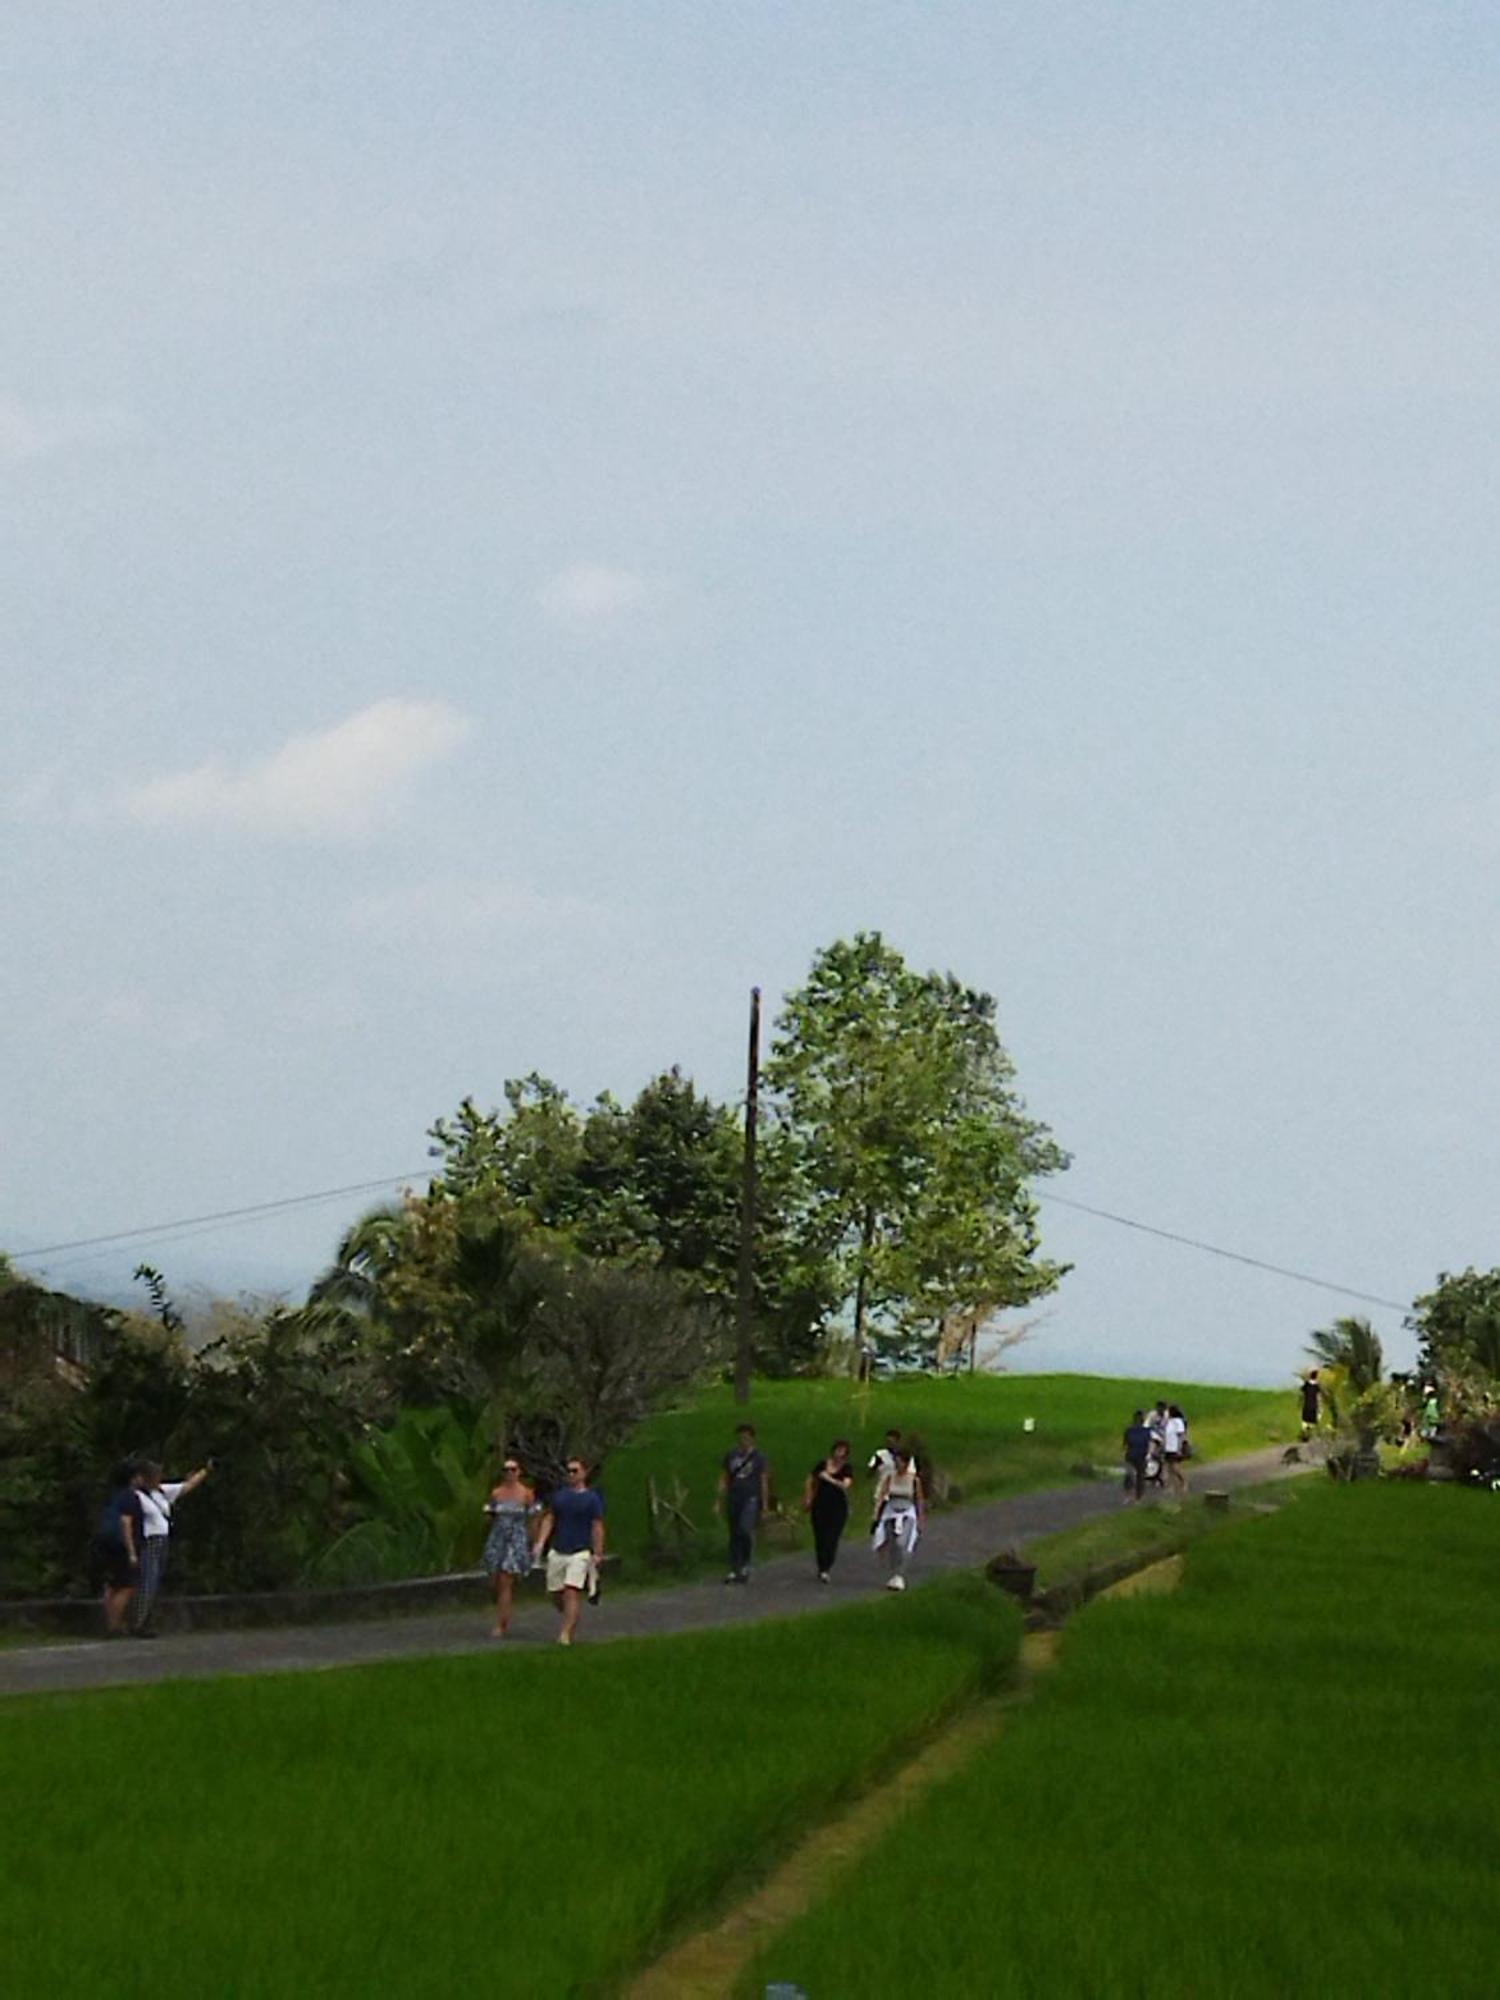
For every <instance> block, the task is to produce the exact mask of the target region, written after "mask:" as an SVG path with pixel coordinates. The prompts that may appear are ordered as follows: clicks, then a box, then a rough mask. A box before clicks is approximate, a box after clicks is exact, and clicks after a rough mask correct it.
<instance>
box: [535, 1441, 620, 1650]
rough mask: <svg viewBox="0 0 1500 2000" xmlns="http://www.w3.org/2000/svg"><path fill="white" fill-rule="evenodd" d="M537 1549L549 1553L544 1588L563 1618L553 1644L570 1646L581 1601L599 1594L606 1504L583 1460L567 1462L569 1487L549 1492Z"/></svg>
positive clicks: (538, 1535)
mask: <svg viewBox="0 0 1500 2000" xmlns="http://www.w3.org/2000/svg"><path fill="white" fill-rule="evenodd" d="M549 1541H550V1546H548V1544H549ZM536 1545H537V1547H538V1548H543V1547H546V1549H547V1589H548V1590H549V1591H550V1592H551V1595H552V1602H553V1603H554V1604H555V1605H556V1606H557V1609H558V1612H559V1614H560V1615H561V1617H562V1625H561V1627H560V1628H559V1630H558V1634H557V1643H558V1644H559V1645H560V1646H571V1645H572V1643H573V1634H574V1632H575V1631H576V1630H577V1627H578V1614H579V1612H580V1610H581V1609H582V1608H583V1600H584V1598H585V1596H588V1597H592V1596H594V1595H595V1594H596V1592H597V1590H598V1587H599V1563H600V1561H601V1559H602V1557H603V1555H604V1500H603V1497H602V1496H601V1495H600V1494H598V1493H596V1492H595V1490H594V1488H593V1487H592V1486H590V1485H589V1469H588V1467H587V1466H586V1465H585V1464H584V1462H583V1460H582V1459H581V1458H570V1459H569V1460H568V1483H567V1485H566V1486H559V1487H556V1488H555V1489H554V1490H553V1493H552V1496H551V1498H550V1499H549V1500H548V1502H547V1511H546V1513H545V1514H543V1516H542V1521H541V1526H540V1527H539V1528H538V1529H537V1537H536Z"/></svg>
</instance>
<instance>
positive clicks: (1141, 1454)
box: [1125, 1424, 1151, 1465]
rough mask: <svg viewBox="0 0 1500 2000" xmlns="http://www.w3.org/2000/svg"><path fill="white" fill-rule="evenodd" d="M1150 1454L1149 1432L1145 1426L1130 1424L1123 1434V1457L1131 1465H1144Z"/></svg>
mask: <svg viewBox="0 0 1500 2000" xmlns="http://www.w3.org/2000/svg"><path fill="white" fill-rule="evenodd" d="M1150 1453H1151V1432H1150V1430H1149V1429H1148V1428H1147V1426H1146V1425H1145V1424H1131V1425H1130V1427H1129V1428H1128V1429H1127V1431H1126V1433H1125V1456H1126V1457H1127V1458H1128V1459H1129V1460H1130V1462H1131V1464H1132V1465H1144V1464H1145V1463H1146V1460H1147V1458H1148V1457H1149V1456H1150Z"/></svg>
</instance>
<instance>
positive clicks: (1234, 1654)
mask: <svg viewBox="0 0 1500 2000" xmlns="http://www.w3.org/2000/svg"><path fill="white" fill-rule="evenodd" d="M1497 1547H1500V1507H1497V1506H1495V1505H1494V1504H1492V1503H1491V1502H1490V1501H1489V1500H1488V1498H1487V1497H1480V1496H1478V1495H1475V1494H1471V1493H1468V1492H1465V1491H1462V1490H1453V1489H1443V1488H1425V1487H1418V1488H1412V1487H1404V1488H1402V1487H1390V1488H1379V1487H1364V1488H1352V1489H1338V1490H1333V1489H1328V1488H1323V1487H1318V1488H1314V1489H1313V1490H1311V1491H1309V1492H1305V1493H1299V1494H1297V1495H1296V1497H1295V1498H1294V1499H1293V1500H1292V1501H1291V1502H1290V1503H1289V1504H1288V1505H1287V1506H1286V1507H1285V1508H1284V1510H1283V1511H1282V1512H1281V1513H1280V1514H1278V1515H1276V1516H1274V1517H1271V1518H1268V1519H1265V1520H1261V1521H1254V1522H1249V1523H1246V1524H1245V1525H1243V1526H1240V1527H1234V1528H1229V1529H1226V1530H1225V1532H1224V1533H1222V1534H1220V1535H1216V1536H1214V1537H1213V1538H1212V1539H1211V1540H1208V1541H1205V1542H1202V1543H1200V1544H1199V1545H1198V1546H1196V1547H1195V1548H1194V1550H1193V1552H1192V1554H1191V1556H1190V1558H1189V1562H1188V1570H1187V1581H1186V1584H1185V1586H1184V1588H1183V1589H1182V1591H1181V1592H1180V1593H1179V1594H1178V1595H1176V1596H1175V1597H1171V1598H1158V1599H1154V1600H1139V1601H1125V1602H1120V1603H1110V1602H1101V1603H1100V1604H1098V1605H1096V1606H1095V1607H1093V1608H1091V1609H1090V1610H1088V1611H1086V1612H1085V1613H1083V1614H1082V1615H1081V1616H1080V1617H1079V1618H1078V1619H1077V1621H1076V1622H1075V1623H1074V1624H1073V1625H1071V1626H1070V1627H1069V1629H1068V1632H1067V1635H1066V1638H1065V1640H1064V1644H1063V1651H1062V1659H1061V1664H1060V1666H1059V1667H1058V1668H1057V1670H1056V1671H1055V1673H1054V1674H1053V1675H1052V1676H1050V1677H1049V1678H1048V1679H1046V1680H1045V1681H1044V1682H1043V1683H1042V1685H1041V1687H1040V1689H1039V1691H1038V1693H1037V1696H1036V1699H1035V1701H1034V1703H1033V1704H1032V1705H1031V1706H1030V1707H1028V1708H1027V1709H1026V1710H1025V1711H1024V1712H1023V1713H1022V1714H1020V1715H1019V1716H1018V1718H1017V1720H1016V1722H1015V1725H1014V1727H1013V1728H1012V1729H1011V1730H1010V1731H1009V1732H1008V1733H1007V1734H1006V1735H1005V1736H1003V1737H1002V1738H1001V1739H999V1740H998V1741H997V1742H996V1743H995V1744H994V1745H993V1746H992V1747H990V1748H989V1749H987V1750H986V1751H985V1752H983V1753H982V1754H981V1755H980V1756H979V1757H977V1758H976V1759H975V1760H974V1762H973V1763H972V1764H971V1766H970V1767H969V1769H968V1770H967V1771H966V1772H965V1773H964V1774H963V1775H962V1776H960V1777H959V1778H957V1779H955V1780H953V1781H952V1782H951V1783H950V1784H949V1785H947V1786H946V1787H943V1788H941V1789H940V1790H939V1791H937V1792H935V1793H934V1794H932V1795H931V1796H930V1798H929V1799H928V1800H927V1801H926V1802H924V1804H923V1805H922V1807H921V1808H920V1809H919V1810H918V1811H916V1812H914V1813H913V1814H912V1815H911V1816H910V1817H909V1818H907V1819H905V1820H903V1821H902V1823H901V1825H900V1827H899V1828H898V1829H897V1830H895V1831H894V1832H893V1833H892V1835H891V1837H890V1840H889V1846H888V1850H881V1851H878V1852H877V1853H876V1854H875V1855H874V1856H872V1857H870V1858H869V1859H868V1860H867V1863H866V1865H865V1866H864V1867H863V1868H862V1869H861V1871H860V1873H859V1876H858V1877H857V1878H856V1879H853V1880H850V1881H848V1882H846V1884H845V1885H844V1887H843V1888H842V1889H841V1891H840V1892H839V1894H838V1895H837V1896H836V1897H834V1898H833V1899H831V1900H830V1901H828V1902H827V1903H825V1904H824V1905H823V1906H821V1907H820V1908H819V1909H818V1910H816V1911H814V1912H813V1913H812V1914H811V1915H810V1916H809V1917H808V1918H807V1919H805V1920H804V1921H803V1922H801V1923H800V1924H798V1925H795V1926H793V1927H791V1928H790V1929H789V1930H788V1931H787V1932H786V1933H784V1935H783V1937H782V1938H781V1939H780V1940H779V1941H778V1943H777V1944H776V1946H775V1947H773V1948H772V1950H771V1951H769V1952H768V1953H767V1954H766V1955H765V1957H764V1958H763V1959H762V1960H761V1962H760V1964H759V1965H758V1966H757V1968H756V1976H755V1980H754V1981H753V1982H752V1983H750V1984H747V1986H746V1988H745V1991H746V1992H749V1991H752V1990H753V1991H755V1992H757V1993H758V1992H759V1991H760V1983H761V1981H762V1980H763V1979H785V1980H793V1981H796V1982H797V1983H798V1984H800V1985H801V1986H802V1987H804V1988H805V1989H806V1990H807V1991H808V1992H809V1993H811V1994H813V1995H815V1996H819V2000H822V1996H825V1995H826V1996H833V1995H841V1994H857V1993H873V1992H877V1991H879V1990H881V1989H882V1988H883V1987H884V1986H885V1985H887V1984H888V1983H889V1971H890V1968H891V1967H892V1966H893V1965H895V1966H899V1967H900V1968H901V1974H900V1977H901V1983H902V1984H903V1986H909V1987H910V1988H911V1989H912V1990H914V1991H916V1992H922V1993H929V1994H935V1995H942V1996H944V2000H964V1996H969V1995H973V1996H976V2000H978V1996H981V1995H982V1996H986V2000H988V1996H993V1995H1000V1996H1006V1995H1032V1994H1038V1993H1046V1994H1055V1995H1059V1996H1063V2000H1071V1996H1080V2000H1081V1996H1088V1997H1089V2000H1137V1997H1138V1996H1139V2000H1145V1996H1147V1995H1148V1994H1149V1995H1155V1994H1157V1993H1159V1992H1160V1991H1161V1988H1162V1984H1163V1977H1164V1973H1163V1968H1166V1969H1167V1970H1166V1984H1167V1985H1168V1986H1169V1987H1170V1988H1171V1990H1173V1991H1174V1992H1180V1993H1193V1994H1203V1995H1220V1994H1225V1995H1228V1994H1233V1995H1236V1996H1245V2000H1258V1996H1261V1995H1265V1996H1268V2000H1269V1996H1280V1995H1284V1994H1289V1993H1305V1992H1310V1991H1313V1990H1315V1989H1321V1988H1332V1989H1333V1990H1337V1991H1342V1990H1345V1989H1346V1988H1347V1989H1350V1990H1355V1989H1357V1990H1361V1991H1369V1992H1379V1993H1382V1994H1405V1993H1413V1994H1415V1993H1418V1992H1422V1993H1428V1992H1432V1991H1434V1990H1439V1991H1441V1992H1442V1993H1444V1994H1445V1995H1451V1996H1467V1995H1475V1996H1478V1995H1481V1994H1483V1995H1486V1996H1487V1995H1488V1994H1490V1993H1492V1992H1493V1990H1494V1983H1495V1971H1494V1950H1493V1923H1492V1908H1493V1867H1494V1862H1493V1857H1494V1852H1495V1847H1496V1841H1497V1838H1500V1805H1497V1799H1500V1749H1497V1738H1496V1734H1495V1730H1494V1686H1495V1659H1496V1654H1497V1645H1500V1598H1497V1595H1496V1592H1495V1589H1494V1574H1495V1558H1496V1552H1497ZM892 1881H897V1882H900V1881H906V1882H908V1883H913V1884H916V1885H918V1886H916V1887H914V1888H913V1889H912V1890H911V1893H909V1894H906V1893H900V1892H897V1893H892V1889H891V1883H892Z"/></svg>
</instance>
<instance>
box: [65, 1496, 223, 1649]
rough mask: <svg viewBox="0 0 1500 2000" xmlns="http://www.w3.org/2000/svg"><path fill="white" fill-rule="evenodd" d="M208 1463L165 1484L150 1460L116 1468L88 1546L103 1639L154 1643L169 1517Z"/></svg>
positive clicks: (164, 1569) (168, 1534) (165, 1569)
mask: <svg viewBox="0 0 1500 2000" xmlns="http://www.w3.org/2000/svg"><path fill="white" fill-rule="evenodd" d="M213 1465H214V1462H213V1460H212V1459H209V1460H208V1461H207V1462H206V1464H203V1465H200V1466H199V1467H198V1470H197V1471H196V1472H190V1473H189V1474H188V1475H187V1477H186V1478H185V1479H168V1478H167V1477H166V1475H165V1474H164V1472H163V1471H162V1468H161V1466H160V1465H158V1464H157V1463H156V1461H155V1460H154V1459H149V1458H131V1459H126V1460H125V1462H124V1463H123V1464H122V1465H118V1466H116V1468H115V1471H114V1476H113V1477H112V1479H111V1480H110V1491H109V1498H108V1499H107V1500H106V1501H105V1503H104V1506H103V1507H102V1509H101V1510H100V1513H99V1518H98V1520H97V1521H96V1523H95V1525H94V1538H93V1540H92V1542H91V1543H90V1544H89V1575H90V1580H91V1582H92V1583H93V1586H94V1589H95V1590H96V1591H97V1592H98V1593H100V1595H101V1596H102V1598H103V1602H104V1636H105V1637H106V1638H107V1639H154V1638H155V1637H156V1633H155V1631H154V1629H153V1627H152V1624H151V1614H152V1612H153V1611H154V1610H155V1608H156V1599H157V1594H158V1592H159V1591H160V1590H161V1586H162V1579H163V1577H165V1575H166V1573H167V1550H168V1548H169V1547H170V1546H171V1535H172V1517H173V1514H174V1512H175V1510H176V1508H177V1505H178V1502H179V1501H181V1500H183V1499H185V1498H186V1497H187V1495H188V1494H189V1493H193V1492H196V1491H197V1489H198V1488H199V1487H200V1486H201V1485H202V1484H203V1482H204V1480H205V1479H207V1477H208V1475H209V1474H210V1473H211V1472H212V1471H213Z"/></svg>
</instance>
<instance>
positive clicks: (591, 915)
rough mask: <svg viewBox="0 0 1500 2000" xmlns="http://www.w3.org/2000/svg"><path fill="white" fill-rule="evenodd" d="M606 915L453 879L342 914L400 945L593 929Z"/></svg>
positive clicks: (565, 900) (570, 899) (574, 903)
mask: <svg viewBox="0 0 1500 2000" xmlns="http://www.w3.org/2000/svg"><path fill="white" fill-rule="evenodd" d="M605 915H606V912H605V910H604V909H603V907H602V905H600V904H598V903H590V902H588V901H586V900H585V899H583V898H582V897H576V896H543V895H539V894H538V893H537V892H536V891H535V890H534V889H525V888H520V887H517V886H516V885H514V884H511V883H506V882H491V881H485V880H482V879H473V878H454V877H440V878H438V879H436V880H432V881H427V882H416V883H411V884H409V885H407V886H406V887H403V888H400V889H387V890H380V891H377V892H375V893H374V894H371V895H368V896H361V897H359V898H358V899H357V900H356V901H355V902H353V903H351V904H350V906H349V908H348V910H347V911H346V912H345V916H346V920H347V922H348V924H349V927H350V929H351V930H355V931H358V932H359V933H360V934H361V935H363V936H367V937H375V938H379V939H382V940H384V941H385V942H388V943H402V944H406V943H412V942H416V941H421V942H423V943H424V944H425V943H428V942H431V941H433V940H438V939H446V940H447V941H449V942H450V943H459V942H462V941H463V940H464V939H466V938H472V937H474V936H476V935H480V934H483V935H485V936H493V935H494V934H495V933H496V932H499V931H519V930H525V931H538V930H548V931H550V930H556V929H559V928H562V927H571V926H574V925H579V924H583V925H595V924H597V923H599V922H600V921H601V920H602V919H603V918H604V916H605Z"/></svg>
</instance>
